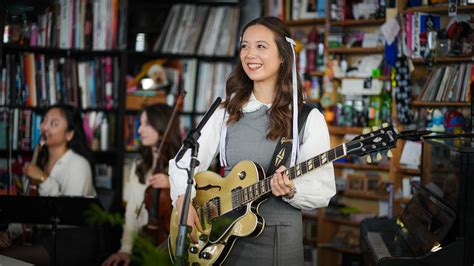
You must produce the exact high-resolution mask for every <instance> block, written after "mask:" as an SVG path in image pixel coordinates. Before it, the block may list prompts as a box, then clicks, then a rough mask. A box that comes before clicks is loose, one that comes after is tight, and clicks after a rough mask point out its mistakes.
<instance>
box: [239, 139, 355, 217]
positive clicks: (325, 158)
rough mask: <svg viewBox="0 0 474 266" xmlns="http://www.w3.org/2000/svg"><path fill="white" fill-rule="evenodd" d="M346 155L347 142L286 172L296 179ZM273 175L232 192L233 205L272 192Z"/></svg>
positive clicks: (290, 177)
mask: <svg viewBox="0 0 474 266" xmlns="http://www.w3.org/2000/svg"><path fill="white" fill-rule="evenodd" d="M345 155H346V150H345V144H341V145H339V146H337V147H336V148H334V149H331V150H329V151H327V152H324V153H322V154H319V155H317V156H315V157H313V158H311V159H309V160H306V161H304V162H302V163H299V164H297V165H295V166H293V167H290V168H289V169H287V170H286V171H285V172H284V173H285V174H286V175H287V176H288V178H289V179H290V180H291V179H295V178H297V177H300V176H301V175H304V174H306V173H308V172H310V171H312V170H314V169H317V168H319V167H321V166H323V165H325V164H328V163H331V162H333V161H335V160H337V159H339V158H342V157H344V156H345ZM272 177H273V176H270V177H267V178H265V179H262V180H260V181H259V182H257V183H255V184H253V185H251V186H248V187H245V188H242V189H240V190H236V191H233V192H232V206H233V208H238V207H240V206H242V205H243V204H247V203H248V202H251V201H253V200H256V199H257V198H259V197H261V196H263V195H265V194H268V193H270V192H271V190H272V189H271V185H270V182H271V179H272Z"/></svg>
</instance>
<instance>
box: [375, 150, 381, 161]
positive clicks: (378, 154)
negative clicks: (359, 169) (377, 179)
mask: <svg viewBox="0 0 474 266" xmlns="http://www.w3.org/2000/svg"><path fill="white" fill-rule="evenodd" d="M375 158H376V159H377V161H380V160H382V154H381V153H380V152H377V156H376V157H375Z"/></svg>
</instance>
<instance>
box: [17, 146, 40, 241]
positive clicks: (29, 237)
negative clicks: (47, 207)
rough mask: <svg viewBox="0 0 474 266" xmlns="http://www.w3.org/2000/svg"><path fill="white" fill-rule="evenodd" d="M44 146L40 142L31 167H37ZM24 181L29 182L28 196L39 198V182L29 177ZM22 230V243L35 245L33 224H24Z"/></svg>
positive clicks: (26, 189)
mask: <svg viewBox="0 0 474 266" xmlns="http://www.w3.org/2000/svg"><path fill="white" fill-rule="evenodd" d="M43 144H44V143H43V141H42V140H40V142H39V143H38V145H37V146H36V147H35V150H34V151H33V156H32V158H31V162H30V165H36V161H37V160H38V154H39V153H40V151H41V148H42V147H43ZM24 180H29V181H28V182H27V183H26V184H25V186H28V187H27V188H25V190H24V191H25V193H26V196H33V197H37V196H39V193H38V181H36V180H34V179H31V178H28V177H26V178H25V179H24ZM22 228H23V234H22V236H21V239H22V242H23V243H24V244H25V245H32V244H33V225H31V224H22Z"/></svg>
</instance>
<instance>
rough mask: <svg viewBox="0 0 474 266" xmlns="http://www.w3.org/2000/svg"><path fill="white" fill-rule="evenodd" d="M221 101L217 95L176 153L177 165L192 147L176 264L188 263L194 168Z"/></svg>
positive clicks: (180, 221) (177, 239)
mask: <svg viewBox="0 0 474 266" xmlns="http://www.w3.org/2000/svg"><path fill="white" fill-rule="evenodd" d="M221 101H222V99H221V98H220V97H217V99H216V100H215V101H214V103H213V104H212V105H211V107H210V108H209V110H208V111H207V112H206V114H205V115H204V117H203V118H202V120H201V121H200V122H199V124H198V126H197V127H196V128H195V129H192V130H191V131H189V133H188V135H187V136H186V139H185V140H184V142H183V147H182V148H181V150H180V151H179V152H178V154H177V155H176V160H175V163H176V165H177V164H178V162H179V160H181V158H182V157H183V155H184V154H185V153H186V151H187V150H188V149H191V161H190V162H189V170H187V169H186V171H187V173H188V181H187V186H186V192H185V194H184V202H183V208H182V209H181V217H180V220H179V229H178V237H177V238H176V254H175V258H176V265H186V259H185V257H184V254H185V252H184V251H185V247H186V245H185V243H186V241H185V240H186V235H187V233H188V232H189V230H190V227H189V226H188V225H187V220H188V213H189V205H190V202H191V191H192V188H193V183H194V179H193V177H194V169H195V168H196V166H199V160H198V159H197V156H198V152H199V143H198V139H199V137H200V136H201V130H202V128H203V127H204V125H205V124H206V123H207V121H208V120H209V118H210V117H211V115H212V114H213V113H214V111H215V110H216V109H217V107H218V106H219V104H220V103H221Z"/></svg>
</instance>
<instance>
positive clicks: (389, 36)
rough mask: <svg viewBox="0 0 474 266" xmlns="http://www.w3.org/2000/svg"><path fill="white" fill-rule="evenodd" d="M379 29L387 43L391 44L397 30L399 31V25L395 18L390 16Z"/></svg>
mask: <svg viewBox="0 0 474 266" xmlns="http://www.w3.org/2000/svg"><path fill="white" fill-rule="evenodd" d="M380 31H382V33H383V35H384V36H385V41H386V42H387V44H389V45H390V44H392V43H393V41H394V40H395V37H397V35H398V32H399V31H400V25H398V22H397V20H396V19H395V18H391V19H389V20H387V21H385V23H384V24H383V25H382V26H381V27H380Z"/></svg>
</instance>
